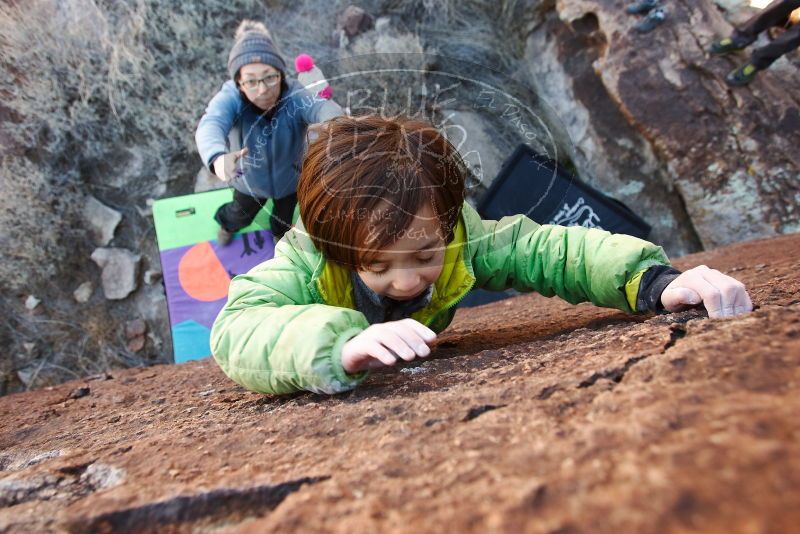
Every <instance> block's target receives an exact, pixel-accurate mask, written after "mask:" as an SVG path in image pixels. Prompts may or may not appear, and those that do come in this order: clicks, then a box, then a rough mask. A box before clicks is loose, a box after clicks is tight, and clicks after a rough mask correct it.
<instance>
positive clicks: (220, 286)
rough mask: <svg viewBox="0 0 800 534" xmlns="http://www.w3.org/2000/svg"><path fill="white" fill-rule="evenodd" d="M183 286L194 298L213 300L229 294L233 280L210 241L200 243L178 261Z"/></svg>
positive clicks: (205, 300)
mask: <svg viewBox="0 0 800 534" xmlns="http://www.w3.org/2000/svg"><path fill="white" fill-rule="evenodd" d="M178 279H179V280H180V282H181V287H182V288H183V290H184V291H186V293H188V294H189V296H190V297H192V298H193V299H196V300H199V301H202V302H212V301H215V300H219V299H221V298H223V297H226V296H227V295H228V285H229V284H230V282H231V278H230V276H228V271H226V270H225V267H223V266H222V263H221V262H220V261H219V258H218V257H217V255H216V254H215V253H214V248H213V247H212V246H211V244H210V243H208V242H205V243H199V244H197V245H195V246H193V247H192V248H190V249H189V250H187V251H186V254H184V255H183V257H182V258H181V261H180V262H179V263H178Z"/></svg>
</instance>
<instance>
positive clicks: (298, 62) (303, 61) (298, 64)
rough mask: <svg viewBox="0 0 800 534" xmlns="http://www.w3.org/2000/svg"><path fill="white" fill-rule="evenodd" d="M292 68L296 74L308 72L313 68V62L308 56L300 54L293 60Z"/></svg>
mask: <svg viewBox="0 0 800 534" xmlns="http://www.w3.org/2000/svg"><path fill="white" fill-rule="evenodd" d="M294 68H295V69H296V70H297V72H308V71H310V70H311V69H313V68H314V60H313V59H312V58H311V56H309V55H308V54H300V55H298V56H297V57H296V58H294Z"/></svg>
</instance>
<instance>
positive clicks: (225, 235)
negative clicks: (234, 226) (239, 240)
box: [217, 228, 233, 247]
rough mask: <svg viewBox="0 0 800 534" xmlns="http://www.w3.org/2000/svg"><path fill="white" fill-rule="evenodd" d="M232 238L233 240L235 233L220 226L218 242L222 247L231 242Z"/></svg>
mask: <svg viewBox="0 0 800 534" xmlns="http://www.w3.org/2000/svg"><path fill="white" fill-rule="evenodd" d="M231 240H233V234H232V233H230V232H228V231H227V230H225V229H224V228H220V229H219V231H217V244H218V245H219V246H221V247H226V246H228V244H230V242H231Z"/></svg>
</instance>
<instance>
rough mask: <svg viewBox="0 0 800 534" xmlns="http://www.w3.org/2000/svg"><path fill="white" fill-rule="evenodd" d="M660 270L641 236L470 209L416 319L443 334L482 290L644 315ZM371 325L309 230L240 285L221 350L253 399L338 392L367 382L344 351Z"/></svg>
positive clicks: (656, 254)
mask: <svg viewBox="0 0 800 534" xmlns="http://www.w3.org/2000/svg"><path fill="white" fill-rule="evenodd" d="M653 265H669V262H668V260H667V257H666V256H665V254H664V251H663V250H662V249H661V247H658V246H656V245H653V244H652V243H649V242H647V241H643V240H641V239H637V238H635V237H630V236H626V235H621V234H610V233H608V232H604V231H601V230H596V229H587V228H583V227H579V226H572V227H564V226H552V225H544V226H540V225H538V224H537V223H535V222H533V221H532V220H530V219H529V218H527V217H525V216H522V215H517V216H514V217H504V218H502V219H501V220H500V221H488V220H486V221H485V220H481V218H480V216H479V215H478V213H477V212H476V211H475V210H474V209H473V208H471V207H470V206H469V205H468V204H466V203H465V204H464V207H463V209H462V214H461V220H460V221H459V223H458V225H457V226H456V231H455V237H454V239H453V240H452V242H451V243H450V244H449V245H448V246H447V250H446V252H445V260H444V267H443V269H442V274H441V275H440V276H439V278H438V279H437V281H436V283H435V284H434V289H433V294H432V297H431V301H430V303H429V304H428V305H427V306H426V307H424V308H423V309H421V310H419V311H417V312H415V313H414V314H412V316H411V317H412V318H413V319H416V320H417V321H419V322H421V323H423V324H425V325H427V326H429V327H430V328H431V329H433V330H434V331H437V332H441V331H442V330H444V329H445V328H446V327H447V325H449V324H450V321H451V320H452V318H453V315H454V314H455V306H456V304H457V303H458V301H459V300H461V299H462V298H463V297H464V296H465V295H466V294H467V292H468V291H469V290H470V289H472V288H473V287H476V288H477V287H480V288H485V289H489V290H503V289H507V288H514V289H517V290H519V291H537V292H539V293H541V294H542V295H544V296H547V297H551V296H553V295H558V296H559V297H561V298H563V299H564V300H566V301H568V302H571V303H573V304H575V303H578V302H582V301H591V302H593V303H594V304H596V305H598V306H606V307H610V308H617V309H620V310H623V311H627V312H635V311H636V309H635V307H636V296H637V293H638V289H639V281H640V279H641V276H642V273H643V272H644V271H646V270H647V269H648V268H649V267H651V266H653ZM368 326H369V323H368V322H367V320H366V318H365V317H364V315H363V314H362V313H361V312H359V311H357V310H355V305H354V302H353V291H352V284H351V281H350V274H349V272H348V270H347V269H346V268H344V267H342V266H340V265H339V264H336V263H334V262H326V261H325V258H324V257H323V256H322V255H321V254H320V253H319V251H318V250H317V249H316V248H315V247H314V245H313V243H312V241H311V239H310V238H309V237H308V235H307V234H305V233H304V232H303V229H302V225H300V224H299V225H298V227H297V228H295V229H294V230H292V231H289V232H288V233H287V234H286V236H285V237H284V238H283V239H282V240H281V241H280V242H279V243H278V247H277V250H276V251H275V257H274V258H273V259H271V260H269V261H265V262H264V263H262V264H261V265H258V266H257V267H255V268H253V269H252V270H251V271H250V272H248V273H247V274H244V275H240V276H237V277H235V278H234V279H233V281H232V282H231V285H230V291H229V295H228V302H227V303H226V305H225V307H224V308H223V309H222V311H221V312H220V314H219V316H218V317H217V319H216V321H215V323H214V327H213V328H212V330H211V349H212V352H213V354H214V358H215V359H216V361H217V363H218V364H219V366H220V367H221V368H222V370H223V371H224V372H225V374H227V375H228V376H229V377H230V378H231V379H232V380H233V381H234V382H236V383H238V384H241V385H242V386H244V387H246V388H248V389H250V390H253V391H258V392H262V393H289V392H293V391H298V390H308V391H313V392H317V393H338V392H341V391H347V390H350V389H352V388H354V387H355V386H356V385H358V384H359V383H360V382H362V381H363V380H364V378H365V377H366V375H367V373H366V372H363V373H359V374H357V375H349V374H347V373H346V372H345V371H344V369H343V368H342V363H341V351H342V345H344V343H345V342H346V341H348V340H349V339H351V338H352V337H353V336H355V335H356V334H358V333H359V332H361V331H362V330H364V329H366V328H367V327H368Z"/></svg>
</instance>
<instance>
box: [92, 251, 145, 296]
mask: <svg viewBox="0 0 800 534" xmlns="http://www.w3.org/2000/svg"><path fill="white" fill-rule="evenodd" d="M140 260H141V256H140V255H139V254H134V253H133V252H131V251H130V250H127V249H124V248H98V249H95V251H94V252H92V261H94V262H95V263H96V264H97V265H98V266H99V267H100V268H101V269H103V274H102V278H101V279H102V282H103V293H104V294H105V296H106V298H107V299H110V300H119V299H124V298H125V297H127V296H128V295H130V294H131V293H132V292H133V291H135V290H136V287H137V285H138V280H137V278H138V276H139V261H140Z"/></svg>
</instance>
